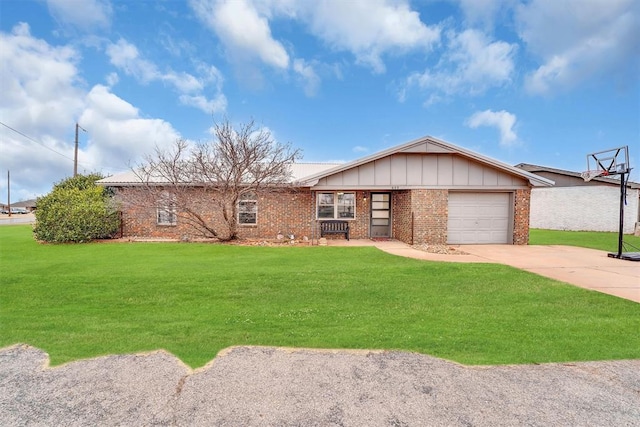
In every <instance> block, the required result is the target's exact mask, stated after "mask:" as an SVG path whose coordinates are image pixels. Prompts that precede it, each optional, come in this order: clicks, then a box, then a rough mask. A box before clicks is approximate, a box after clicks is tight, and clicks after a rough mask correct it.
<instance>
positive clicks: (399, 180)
mask: <svg viewBox="0 0 640 427" xmlns="http://www.w3.org/2000/svg"><path fill="white" fill-rule="evenodd" d="M292 173H293V180H292V183H293V184H294V185H293V188H291V189H287V190H286V191H283V192H277V193H267V194H264V195H259V196H258V197H257V199H256V200H248V201H240V202H239V214H238V215H239V218H238V222H239V223H240V224H241V225H240V227H239V228H240V230H239V234H238V235H239V237H241V238H264V239H273V238H275V237H276V236H277V235H278V234H284V235H290V234H293V235H294V236H296V238H301V237H303V236H306V237H307V238H309V239H311V240H312V241H314V240H315V239H317V238H318V237H320V224H321V223H322V222H323V221H327V220H341V221H347V222H348V223H349V228H350V237H351V238H354V239H365V238H393V239H397V240H401V241H403V242H406V243H408V244H433V245H436V244H437V245H441V244H447V243H449V244H483V243H501V244H517V245H523V244H527V243H528V239H529V200H530V194H531V189H532V187H539V186H550V185H552V184H553V182H552V181H550V180H548V179H546V178H543V177H540V176H537V175H535V174H532V173H530V172H527V171H525V170H523V169H520V168H516V167H513V166H510V165H507V164H505V163H502V162H499V161H497V160H494V159H491V158H489V157H486V156H483V155H480V154H477V153H474V152H472V151H469V150H466V149H463V148H461V147H457V146H455V145H453V144H450V143H448V142H445V141H442V140H439V139H436V138H433V137H424V138H420V139H417V140H414V141H411V142H408V143H405V144H402V145H399V146H396V147H393V148H389V149H387V150H384V151H381V152H378V153H375V154H372V155H370V156H366V157H363V158H360V159H357V160H354V161H352V162H349V163H344V164H318V163H297V164H294V165H293V166H292ZM98 184H99V185H103V186H107V187H111V188H113V189H114V191H115V192H116V195H117V194H118V193H121V192H126V191H138V190H137V187H139V186H140V185H141V182H140V180H139V179H138V178H137V177H136V176H135V174H134V173H133V172H131V171H130V172H125V173H122V174H118V175H114V176H111V177H108V178H105V179H102V180H100V181H98ZM157 185H161V183H158V184H157ZM209 202H210V201H207V200H202V204H201V206H203V209H204V210H207V207H206V206H207V203H209ZM211 206H212V204H211ZM213 210H214V209H213V208H211V211H213ZM160 211H161V209H160V208H159V207H158V208H157V209H153V208H143V207H140V208H139V209H134V208H127V210H125V211H124V212H123V216H122V218H123V234H124V236H129V237H134V236H135V237H169V238H181V237H182V236H184V235H185V234H186V235H188V233H189V228H188V226H187V225H186V224H181V223H180V221H178V220H177V219H176V217H175V216H170V217H168V218H167V217H166V216H165V215H161V214H160ZM212 219H214V220H215V218H212ZM336 237H340V238H342V236H336Z"/></svg>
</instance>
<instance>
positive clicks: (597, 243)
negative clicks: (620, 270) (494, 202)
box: [529, 228, 640, 252]
mask: <svg viewBox="0 0 640 427" xmlns="http://www.w3.org/2000/svg"><path fill="white" fill-rule="evenodd" d="M623 241H624V242H625V244H628V246H626V250H625V252H640V237H638V236H634V235H630V234H625V235H624V236H623ZM529 244H530V245H567V246H580V247H583V248H591V249H600V250H602V251H607V252H617V251H618V233H606V232H599V231H558V230H541V229H534V228H532V229H531V230H530V231H529Z"/></svg>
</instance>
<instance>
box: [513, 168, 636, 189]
mask: <svg viewBox="0 0 640 427" xmlns="http://www.w3.org/2000/svg"><path fill="white" fill-rule="evenodd" d="M515 167H516V168H520V169H523V170H526V171H528V172H532V173H540V172H546V173H550V174H558V175H564V176H570V177H573V178H580V179H582V175H580V173H579V172H573V171H568V170H564V169H556V168H550V167H548V166H540V165H532V164H529V163H519V164H517V165H516V166H515ZM591 181H595V182H602V183H605V184H613V185H618V186H619V185H620V180H619V179H615V178H607V177H602V176H598V177H595V178H592V179H591ZM627 186H628V187H629V188H640V183H637V182H633V181H629V182H628V183H627Z"/></svg>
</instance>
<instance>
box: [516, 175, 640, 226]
mask: <svg viewBox="0 0 640 427" xmlns="http://www.w3.org/2000/svg"><path fill="white" fill-rule="evenodd" d="M516 167H517V168H520V169H522V170H525V171H527V172H531V173H534V174H536V175H539V176H542V177H545V178H547V179H550V180H553V181H554V182H555V184H554V185H553V186H552V187H545V188H542V187H536V188H534V189H533V190H532V192H531V217H530V225H531V228H544V229H548V230H570V231H613V232H617V231H618V230H619V224H620V179H619V176H618V179H615V178H611V177H596V178H593V179H592V180H591V181H588V182H585V180H584V179H583V178H582V177H581V176H580V173H578V172H572V171H567V170H563V169H555V168H550V167H546V166H539V165H531V164H527V163H520V164H519V165H516ZM639 222H640V184H638V183H636V182H631V181H629V182H628V183H627V184H626V200H625V206H624V229H623V231H624V232H625V233H627V234H630V233H633V232H634V229H636V228H637V224H638V223H639Z"/></svg>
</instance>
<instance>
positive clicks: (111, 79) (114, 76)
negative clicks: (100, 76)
mask: <svg viewBox="0 0 640 427" xmlns="http://www.w3.org/2000/svg"><path fill="white" fill-rule="evenodd" d="M105 81H106V82H107V84H108V85H109V87H112V86H115V85H117V84H118V82H119V81H120V77H119V76H118V73H109V74H107V76H106V77H105Z"/></svg>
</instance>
